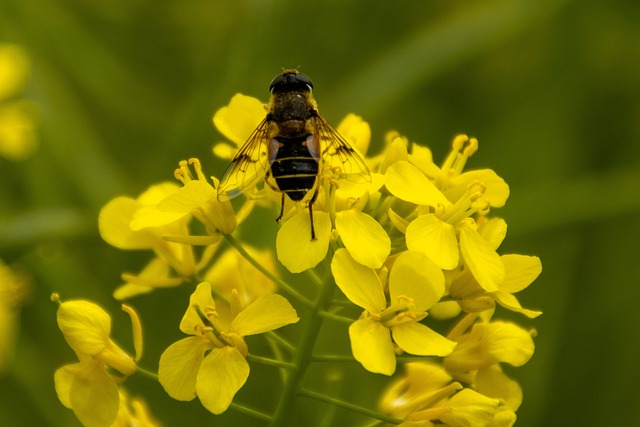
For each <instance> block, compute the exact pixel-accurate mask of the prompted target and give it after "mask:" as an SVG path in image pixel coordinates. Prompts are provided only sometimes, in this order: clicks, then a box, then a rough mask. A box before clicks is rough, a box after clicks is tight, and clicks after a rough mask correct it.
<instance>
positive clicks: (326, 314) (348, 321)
mask: <svg viewBox="0 0 640 427" xmlns="http://www.w3.org/2000/svg"><path fill="white" fill-rule="evenodd" d="M318 316H322V317H324V318H325V319H328V320H334V321H336V322H340V323H346V324H347V325H350V324H352V323H353V322H355V320H354V319H350V318H348V317H344V316H340V315H339V314H333V313H331V312H330V311H321V312H319V313H318Z"/></svg>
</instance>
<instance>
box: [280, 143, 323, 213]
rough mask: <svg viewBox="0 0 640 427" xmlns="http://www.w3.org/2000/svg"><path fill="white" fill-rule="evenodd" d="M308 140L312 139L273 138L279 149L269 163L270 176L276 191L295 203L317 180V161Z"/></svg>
mask: <svg viewBox="0 0 640 427" xmlns="http://www.w3.org/2000/svg"><path fill="white" fill-rule="evenodd" d="M309 138H311V139H313V138H314V137H313V136H312V135H307V134H303V135H300V136H297V137H282V136H278V137H276V138H274V139H275V141H274V143H277V145H278V147H279V148H278V151H277V153H276V156H275V158H274V159H273V162H272V163H271V175H272V176H273V178H274V179H275V180H276V184H277V185H278V189H279V190H280V191H282V192H283V193H285V194H286V195H287V196H289V198H290V199H291V200H293V201H295V202H299V201H300V200H302V199H303V198H304V197H305V196H306V195H307V193H308V192H309V190H311V189H312V188H313V187H314V186H315V184H316V180H317V178H318V159H317V155H316V156H314V154H313V153H312V152H311V151H310V150H309V146H308V144H307V140H308V139H309Z"/></svg>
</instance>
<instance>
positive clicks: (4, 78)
mask: <svg viewBox="0 0 640 427" xmlns="http://www.w3.org/2000/svg"><path fill="white" fill-rule="evenodd" d="M30 68H31V63H30V60H29V57H28V56H27V54H26V52H25V51H24V49H22V48H21V47H20V46H18V45H15V44H9V43H0V156H2V157H5V158H7V159H9V160H13V161H20V160H25V159H26V158H28V157H29V156H31V154H33V152H34V151H35V149H36V148H37V137H36V118H37V109H36V108H35V105H34V104H33V102H31V101H28V100H25V99H16V97H17V96H18V95H19V94H20V92H21V91H22V90H23V89H24V87H25V85H26V83H27V80H28V78H29V74H30Z"/></svg>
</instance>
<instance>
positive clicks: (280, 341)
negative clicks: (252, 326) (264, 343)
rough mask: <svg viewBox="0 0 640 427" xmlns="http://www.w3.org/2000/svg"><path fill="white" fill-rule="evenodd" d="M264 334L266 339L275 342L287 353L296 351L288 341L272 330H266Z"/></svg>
mask: <svg viewBox="0 0 640 427" xmlns="http://www.w3.org/2000/svg"><path fill="white" fill-rule="evenodd" d="M265 335H266V336H267V338H268V339H270V340H272V341H273V342H274V343H275V344H277V345H278V346H280V347H282V348H283V349H285V350H286V351H287V352H288V353H289V354H291V353H293V352H295V351H296V348H295V347H294V346H293V345H292V344H291V343H290V342H289V341H286V340H285V339H284V338H282V337H281V336H280V335H278V334H277V333H276V332H274V331H267V332H265Z"/></svg>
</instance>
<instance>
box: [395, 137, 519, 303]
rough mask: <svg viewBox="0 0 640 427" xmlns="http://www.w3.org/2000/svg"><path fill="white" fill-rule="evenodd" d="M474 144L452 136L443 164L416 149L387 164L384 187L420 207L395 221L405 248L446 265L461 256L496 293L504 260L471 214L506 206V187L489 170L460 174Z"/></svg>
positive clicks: (472, 140)
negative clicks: (405, 157)
mask: <svg viewBox="0 0 640 427" xmlns="http://www.w3.org/2000/svg"><path fill="white" fill-rule="evenodd" d="M476 149H477V140H476V139H475V138H468V137H466V136H464V135H463V136H459V137H457V138H455V139H454V143H453V150H452V152H451V154H450V155H449V158H448V159H447V161H446V162H445V165H444V166H443V167H442V169H439V168H437V167H436V166H435V165H433V163H431V162H430V153H428V154H425V153H426V151H425V150H424V149H418V150H417V151H418V153H419V154H416V155H413V157H408V160H400V161H397V162H396V163H393V164H392V165H390V166H389V167H388V168H387V170H386V172H385V186H386V188H387V189H388V190H389V192H390V193H391V194H393V195H394V196H396V197H397V198H399V199H401V200H403V201H405V202H409V203H412V204H415V205H417V206H419V208H420V209H419V210H418V214H419V215H418V216H417V217H416V218H415V219H413V220H411V221H409V222H408V223H404V224H403V223H400V225H399V227H400V228H402V229H403V231H405V233H406V244H407V248H409V249H411V250H417V251H421V252H423V253H425V254H426V255H427V256H429V258H431V259H432V260H433V261H434V262H435V263H436V264H437V265H438V266H439V267H440V268H442V269H444V270H452V269H455V268H456V267H458V266H459V265H460V263H461V259H460V256H462V261H463V262H464V263H465V265H466V266H467V268H469V270H470V271H471V273H472V274H473V275H474V277H475V278H476V280H477V281H478V283H479V284H480V286H482V288H483V289H485V290H486V291H488V292H494V291H497V284H498V283H499V282H501V281H502V280H503V279H504V275H505V272H504V265H503V264H502V262H501V260H500V257H499V256H498V254H497V253H496V252H495V249H493V248H492V247H491V246H490V244H489V243H488V242H487V241H486V240H484V239H483V238H482V236H481V235H480V234H479V232H478V224H477V223H476V221H475V220H474V218H473V217H472V215H474V214H476V213H480V214H486V213H487V212H488V210H489V208H490V207H492V206H494V207H500V206H502V205H504V202H505V201H506V198H507V197H508V195H509V187H508V186H507V185H506V183H505V182H504V180H502V178H500V177H498V176H497V175H496V174H495V172H493V171H491V170H483V171H471V172H465V173H460V172H461V170H462V168H463V166H464V164H465V163H466V160H467V158H468V157H469V156H470V155H471V154H473V153H474V152H475V150H476Z"/></svg>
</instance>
